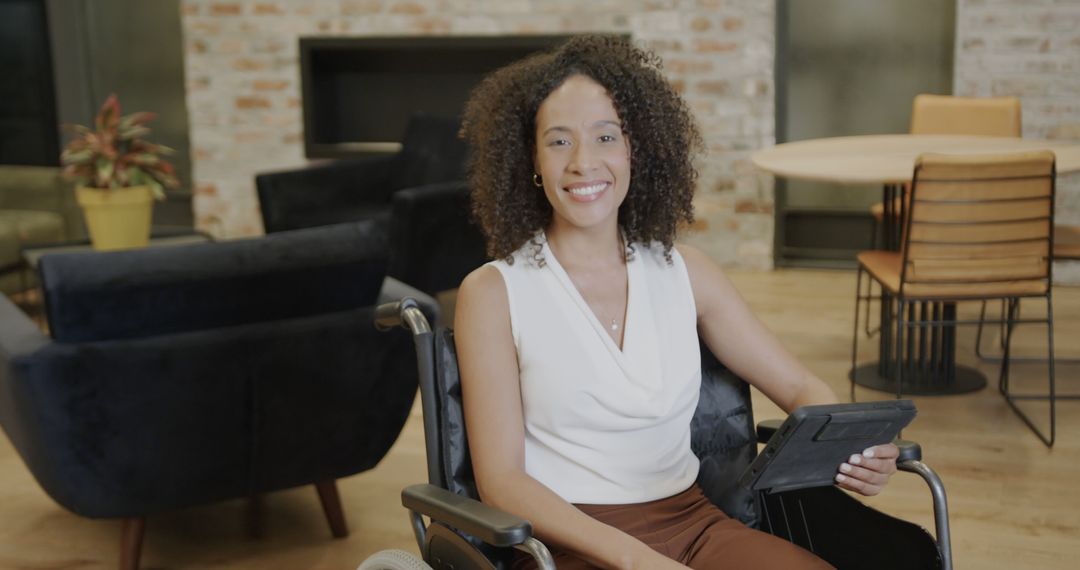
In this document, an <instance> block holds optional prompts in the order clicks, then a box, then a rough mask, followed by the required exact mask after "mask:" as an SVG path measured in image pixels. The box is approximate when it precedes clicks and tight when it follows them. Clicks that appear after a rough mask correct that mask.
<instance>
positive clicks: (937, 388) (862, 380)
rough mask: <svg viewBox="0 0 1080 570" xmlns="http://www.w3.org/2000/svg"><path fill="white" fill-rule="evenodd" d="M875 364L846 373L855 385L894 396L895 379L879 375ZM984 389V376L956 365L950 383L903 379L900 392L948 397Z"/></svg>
mask: <svg viewBox="0 0 1080 570" xmlns="http://www.w3.org/2000/svg"><path fill="white" fill-rule="evenodd" d="M878 369H879V366H878V363H876V362H871V363H869V364H863V365H861V366H858V367H856V368H855V369H853V370H852V371H851V372H849V373H848V378H849V379H851V378H854V380H855V383H856V384H858V385H859V386H862V387H864V388H870V389H871V390H878V391H880V392H888V393H891V394H894V395H895V394H896V379H895V378H888V377H885V376H882V375H881V374H879V373H878V372H879V370H878ZM985 387H986V375H985V374H983V373H982V372H979V371H978V370H975V369H974V368H971V367H969V366H961V365H959V364H958V365H956V372H955V375H954V377H953V380H952V381H951V382H934V383H930V382H925V381H922V382H920V381H919V379H918V378H905V379H904V386H903V389H902V390H901V392H900V393H901V394H903V395H913V396H949V395H953V394H967V393H968V392H976V391H978V390H982V389H983V388H985Z"/></svg>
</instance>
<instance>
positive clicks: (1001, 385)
mask: <svg viewBox="0 0 1080 570" xmlns="http://www.w3.org/2000/svg"><path fill="white" fill-rule="evenodd" d="M1019 305H1020V300H1019V299H1010V300H1009V309H1008V317H1007V325H1006V333H1005V352H1004V354H1003V356H1002V359H1001V371H1000V374H999V376H998V390H999V391H1000V392H1001V394H1002V395H1003V396H1004V397H1005V401H1006V402H1007V403H1008V404H1009V407H1010V408H1012V410H1013V412H1014V413H1015V414H1016V415H1017V417H1019V418H1020V420H1021V421H1023V422H1024V423H1025V424H1026V425H1027V426H1028V429H1030V430H1031V431H1032V432H1034V433H1035V436H1036V437H1038V438H1039V440H1040V441H1042V442H1043V444H1044V445H1046V446H1047V447H1053V446H1054V440H1055V439H1056V438H1057V417H1056V414H1057V410H1056V404H1057V392H1056V390H1057V387H1056V382H1055V378H1054V372H1055V370H1054V324H1053V303H1052V301H1051V299H1050V294H1047V296H1046V311H1047V313H1046V314H1047V316H1046V327H1047V365H1048V372H1049V374H1048V376H1049V393H1048V394H1047V395H1045V396H1044V395H1041V394H1022V395H1021V394H1013V393H1012V391H1011V389H1010V387H1009V365H1010V363H1011V352H1012V333H1013V330H1014V329H1015V328H1016V320H1017V316H1018V314H1019ZM1043 399H1045V400H1048V404H1049V407H1050V430H1049V431H1050V434H1049V435H1047V434H1046V433H1045V432H1044V431H1043V430H1041V429H1039V427H1038V426H1036V425H1035V422H1034V421H1033V420H1032V419H1031V417H1030V416H1029V415H1028V414H1027V413H1026V412H1024V411H1023V410H1021V409H1020V406H1018V405H1017V403H1016V402H1017V401H1018V400H1043Z"/></svg>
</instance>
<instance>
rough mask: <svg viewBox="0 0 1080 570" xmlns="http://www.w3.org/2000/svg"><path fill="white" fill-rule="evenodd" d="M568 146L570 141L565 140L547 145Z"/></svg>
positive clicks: (556, 140)
mask: <svg viewBox="0 0 1080 570" xmlns="http://www.w3.org/2000/svg"><path fill="white" fill-rule="evenodd" d="M568 144H570V141H568V140H566V139H555V140H553V141H551V142H549V143H548V146H566V145H568Z"/></svg>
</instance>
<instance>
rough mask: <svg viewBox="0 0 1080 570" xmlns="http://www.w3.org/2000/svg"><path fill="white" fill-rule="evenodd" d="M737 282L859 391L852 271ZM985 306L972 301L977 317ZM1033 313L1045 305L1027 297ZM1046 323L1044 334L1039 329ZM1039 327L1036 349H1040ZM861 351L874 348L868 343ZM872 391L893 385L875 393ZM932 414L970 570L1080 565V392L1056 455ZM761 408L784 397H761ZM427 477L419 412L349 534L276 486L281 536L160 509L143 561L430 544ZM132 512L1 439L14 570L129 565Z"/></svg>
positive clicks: (912, 511)
mask: <svg viewBox="0 0 1080 570" xmlns="http://www.w3.org/2000/svg"><path fill="white" fill-rule="evenodd" d="M732 278H733V280H734V281H735V283H736V285H737V286H738V287H739V289H740V290H741V291H742V292H743V294H744V295H745V296H746V298H747V299H748V301H749V302H750V303H751V305H753V306H754V308H755V310H756V311H757V313H758V314H759V315H760V316H761V318H762V319H763V320H764V321H765V323H766V324H767V325H768V326H769V327H770V328H771V329H772V330H773V331H774V332H775V333H776V334H777V335H778V336H780V338H781V339H782V340H783V341H784V343H785V344H786V345H787V346H788V347H789V348H790V349H791V350H792V351H793V352H794V353H795V354H796V355H797V356H798V357H799V358H801V359H802V360H803V361H804V362H806V364H807V365H808V366H809V367H810V368H811V369H812V370H813V371H814V372H815V373H817V374H818V375H820V376H821V377H822V378H824V379H825V380H826V381H827V382H828V383H829V384H830V385H831V386H832V387H833V389H835V390H836V391H837V393H838V394H840V395H841V398H844V399H846V397H847V391H848V385H847V380H846V374H847V370H848V368H849V366H850V350H851V334H852V316H853V311H854V303H853V297H852V295H853V292H854V287H855V278H854V275H853V273H852V272H849V271H819V270H813V271H811V270H782V271H774V272H767V273H757V272H754V273H750V272H733V273H732ZM973 310H974V309H973V308H964V309H962V311H964V312H972V314H974V313H973ZM1024 310H1025V313H1027V312H1029V311H1030V314H1032V315H1034V314H1036V313H1037V310H1036V308H1035V307H1033V306H1032V307H1025V309H1024ZM1055 315H1056V317H1057V319H1058V325H1057V327H1056V332H1057V337H1056V340H1057V347H1058V350H1059V352H1060V353H1061V354H1062V355H1065V354H1071V355H1073V356H1080V289H1077V288H1057V289H1056V290H1055ZM1033 332H1034V333H1038V331H1033ZM973 338H974V331H973V330H970V329H968V330H962V331H961V333H960V335H959V343H960V350H959V352H958V354H959V359H960V362H961V363H964V364H968V365H976V366H978V367H979V368H980V369H981V370H983V371H984V372H986V373H987V374H988V375H990V376H991V378H992V383H993V379H996V371H995V367H994V365H987V364H978V363H976V361H975V358H974V355H973V352H972V341H973ZM1042 338H1043V337H1041V336H1040V335H1039V334H1027V333H1025V335H1024V336H1023V337H1022V338H1021V339H1020V344H1022V345H1024V346H1025V347H1027V348H1030V349H1035V350H1037V349H1040V348H1041V347H1043V346H1045V345H1044V344H1041V342H1044V341H1042ZM860 345H861V349H862V350H860V353H861V356H860V360H861V361H865V360H870V359H871V358H872V357H873V353H874V341H873V340H872V339H860ZM1015 374H1016V375H1017V377H1018V381H1019V380H1024V379H1025V378H1026V379H1027V380H1029V381H1034V379H1039V380H1041V379H1042V378H1045V368H1044V367H1041V365H1022V366H1019V367H1018V368H1017V371H1016V372H1015ZM1058 379H1059V386H1060V389H1061V390H1063V391H1071V392H1073V393H1080V365H1076V364H1072V365H1060V366H1059V367H1058ZM858 396H859V399H875V398H877V399H880V398H888V397H890V396H889V395H887V394H880V393H875V392H871V391H869V390H863V389H860V390H859V391H858ZM915 401H916V403H917V404H918V407H919V416H918V418H917V419H916V420H915V422H914V423H913V424H912V426H911V427H910V428H909V429H908V430H907V431H906V432H905V437H907V438H910V439H916V440H918V441H920V442H921V443H922V444H923V449H924V452H925V459H926V462H927V463H929V464H930V465H931V466H932V467H933V468H934V469H936V470H937V471H938V472H939V473H940V474H941V475H942V477H943V478H944V480H945V483H946V486H947V488H948V492H949V500H950V508H951V510H952V525H953V548H954V551H955V560H956V564H957V568H961V569H964V568H980V569H1006V568H1008V569H1012V568H1048V569H1066V568H1070V569H1071V568H1075V567H1077V565H1078V562H1077V561H1078V560H1080V492H1078V491H1077V482H1080V402H1067V401H1066V402H1061V403H1060V404H1059V410H1058V412H1059V416H1058V443H1057V445H1056V446H1055V447H1054V448H1053V449H1052V450H1047V449H1046V448H1045V447H1043V445H1042V444H1041V443H1039V441H1038V440H1037V439H1036V438H1035V437H1034V436H1033V435H1032V434H1031V433H1030V432H1029V431H1028V430H1027V428H1026V427H1025V426H1024V425H1023V424H1022V423H1021V422H1020V420H1018V419H1017V418H1016V417H1015V416H1014V415H1013V414H1012V412H1011V411H1010V410H1009V409H1008V408H1007V406H1006V404H1005V403H1004V401H1003V400H1002V399H1001V397H1000V396H999V395H998V394H997V392H996V390H994V389H986V390H983V391H981V392H978V393H975V394H968V395H963V396H950V397H941V398H930V397H920V398H915ZM755 406H756V414H757V417H758V418H759V419H762V418H766V417H775V416H776V408H775V406H773V405H772V404H771V403H769V402H767V401H765V400H764V399H763V398H762V397H760V395H755ZM423 478H424V460H423V443H422V428H421V424H420V420H419V415H418V414H417V413H416V411H415V409H414V413H413V416H412V417H411V418H410V420H409V423H408V424H407V426H406V428H405V431H404V432H403V434H402V436H401V438H400V439H399V440H398V442H397V444H395V446H394V447H393V449H392V450H391V451H390V454H389V455H388V456H387V457H386V459H384V460H383V462H382V463H381V464H380V465H379V466H378V467H377V468H376V469H374V470H372V471H371V472H368V473H364V474H361V475H357V476H354V477H350V478H348V479H345V480H343V481H341V482H340V491H341V496H342V500H343V502H344V506H345V514H346V517H347V519H348V522H349V527H350V530H351V534H350V536H349V537H348V538H346V539H344V540H333V539H331V538H330V532H329V529H328V528H327V525H326V522H325V520H324V518H323V516H322V513H321V511H320V509H319V503H318V499H317V497H316V494H315V490H314V488H313V487H307V488H302V489H294V490H290V491H285V492H281V493H275V494H272V495H270V496H268V497H267V498H266V502H265V517H266V518H265V527H266V530H265V536H264V538H262V539H261V540H251V539H248V538H247V537H246V535H245V532H244V528H245V527H244V506H245V503H244V502H243V501H230V502H226V503H221V504H216V505H208V506H203V507H197V508H192V509H187V510H184V511H180V512H175V513H169V514H164V515H158V516H152V517H149V519H148V521H147V535H146V544H145V546H144V548H143V565H144V567H145V568H149V569H160V568H196V569H219V568H252V569H254V568H259V569H277V568H280V569H296V568H326V569H330V568H355V567H356V566H357V565H358V564H359V563H360V562H361V561H362V560H363V559H364V558H365V557H366V556H367V555H369V554H371V553H372V552H375V551H377V550H380V549H383V548H402V549H406V550H412V551H415V545H414V544H413V539H412V533H411V531H410V528H409V524H408V521H407V518H406V515H405V511H404V510H403V509H402V508H401V506H400V499H399V491H400V489H401V487H403V486H404V485H406V484H409V483H413V482H420V481H421V480H423ZM868 502H869V503H870V504H872V505H874V506H875V507H877V508H880V509H882V510H885V511H888V512H891V513H894V514H897V515H899V516H902V517H903V518H908V519H910V520H914V521H916V522H919V523H920V524H923V525H925V526H928V527H930V528H932V526H933V523H932V518H931V514H930V513H931V510H930V509H931V507H930V499H929V494H928V493H927V491H926V488H925V486H924V485H923V484H922V482H921V480H919V479H917V478H916V477H915V476H913V475H909V474H899V475H897V476H896V478H895V479H894V482H893V483H892V484H891V485H890V486H889V488H888V489H887V490H886V492H885V493H884V494H883V495H882V496H880V497H875V498H873V499H871V500H869V501H868ZM119 540H120V523H119V522H118V521H95V520H88V519H83V518H80V517H77V516H75V515H73V514H70V513H68V512H66V511H64V510H63V509H61V508H60V507H58V506H57V505H56V504H55V503H53V502H52V500H50V499H49V498H48V497H47V496H46V495H45V494H44V493H43V492H42V491H41V488H40V487H38V485H37V484H36V483H35V482H34V480H33V478H32V477H31V476H30V474H29V472H28V471H27V470H26V467H25V466H24V465H23V463H22V461H21V459H19V457H18V456H17V454H16V453H15V452H14V450H13V449H12V448H11V445H10V443H9V442H8V440H7V438H6V437H0V568H13V569H17V568H25V569H68V568H71V569H76V568H78V569H96V568H114V567H115V566H116V560H117V556H118V545H119Z"/></svg>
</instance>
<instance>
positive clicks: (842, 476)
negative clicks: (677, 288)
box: [677, 245, 900, 495]
mask: <svg viewBox="0 0 1080 570" xmlns="http://www.w3.org/2000/svg"><path fill="white" fill-rule="evenodd" d="M677 248H678V250H679V253H680V254H682V257H683V260H684V261H685V262H686V269H687V272H688V273H689V274H690V287H691V288H692V289H693V292H694V302H695V303H696V304H697V317H698V332H699V333H700V334H701V337H702V339H704V341H705V344H706V345H707V346H708V347H709V350H711V351H712V352H713V354H715V355H716V357H717V358H718V359H720V361H721V362H723V363H724V365H726V366H727V367H728V368H730V369H731V370H732V371H733V372H735V373H736V374H738V375H739V376H740V377H742V378H744V379H745V380H746V381H747V382H749V383H750V384H751V385H753V386H754V387H756V388H757V389H758V390H761V392H762V393H764V394H765V395H766V396H767V397H768V398H769V399H770V400H772V401H773V402H775V403H776V405H778V406H780V407H781V408H783V409H784V411H786V412H788V413H790V412H791V411H792V410H794V409H795V408H797V407H799V406H806V405H812V404H831V403H834V402H836V401H837V400H836V394H835V393H833V391H832V389H831V388H829V386H828V385H827V384H825V382H824V381H822V380H821V379H820V378H818V377H817V376H815V375H814V374H813V373H812V372H810V371H809V370H807V368H806V367H805V366H803V365H802V363H800V362H799V361H798V360H797V359H796V358H795V357H794V356H793V355H792V354H791V353H790V352H788V351H787V349H785V348H784V347H783V346H782V345H781V344H780V341H778V340H777V339H776V337H775V336H773V334H772V333H771V332H769V330H768V329H766V328H765V325H764V324H763V323H762V322H761V321H760V320H758V318H757V317H756V316H754V314H753V313H752V312H751V311H750V307H749V306H748V305H747V304H746V301H744V300H743V298H742V296H740V295H739V293H738V291H736V290H735V286H734V285H732V283H731V281H729V280H728V278H727V276H726V275H724V272H723V271H722V270H721V269H720V266H718V265H717V264H716V263H715V262H713V260H712V259H710V258H709V257H708V256H706V255H705V254H704V253H702V252H701V251H699V250H697V249H695V248H693V247H690V246H686V245H679V246H677ZM899 453H900V452H899V450H898V449H897V448H896V446H895V445H893V444H891V443H889V444H885V445H877V446H874V447H871V448H869V449H867V450H865V451H864V452H863V453H862V455H852V456H851V457H850V458H848V462H847V463H842V464H841V465H840V467H839V472H838V473H837V476H836V482H837V484H838V485H839V486H841V487H843V488H845V489H848V490H850V491H855V492H857V493H861V494H863V495H876V494H878V493H880V492H881V489H882V488H883V487H884V486H885V484H886V483H888V481H889V477H890V476H892V474H893V473H895V472H896V458H897V456H899Z"/></svg>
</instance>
